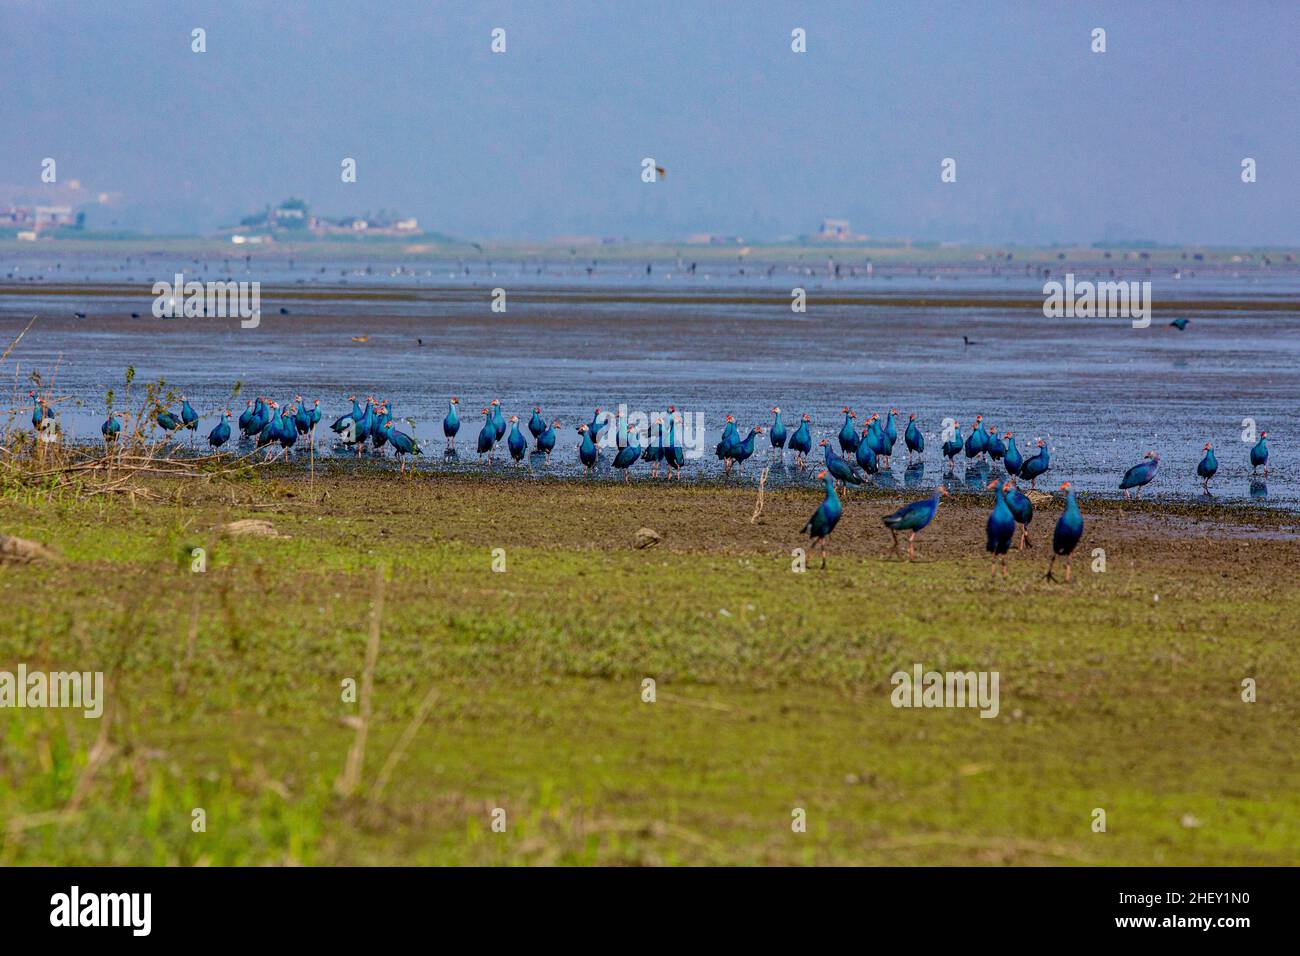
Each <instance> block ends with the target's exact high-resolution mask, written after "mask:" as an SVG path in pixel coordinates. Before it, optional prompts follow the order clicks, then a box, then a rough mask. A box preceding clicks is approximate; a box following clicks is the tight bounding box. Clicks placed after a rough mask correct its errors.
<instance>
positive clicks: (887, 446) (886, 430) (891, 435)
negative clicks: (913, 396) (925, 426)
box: [876, 408, 898, 468]
mask: <svg viewBox="0 0 1300 956" xmlns="http://www.w3.org/2000/svg"><path fill="white" fill-rule="evenodd" d="M897 414H898V409H897V408H891V409H890V410H889V414H888V415H886V416H885V425H884V427H883V428H882V429H881V430H880V434H881V435H882V436H883V437H884V442H883V443H882V447H883V448H884V452H883V454H882V453H881V452H880V451H879V450H877V452H876V453H877V454H878V455H882V456H883V457H884V459H885V463H884V466H885V467H886V468H888V467H890V465H892V464H893V458H894V443H895V442H897V441H898V425H896V424H895V423H894V416H895V415H897Z"/></svg>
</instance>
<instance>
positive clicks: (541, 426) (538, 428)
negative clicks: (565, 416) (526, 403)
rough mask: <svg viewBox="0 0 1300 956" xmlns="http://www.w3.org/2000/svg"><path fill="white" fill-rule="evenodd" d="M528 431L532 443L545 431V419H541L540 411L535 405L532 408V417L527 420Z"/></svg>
mask: <svg viewBox="0 0 1300 956" xmlns="http://www.w3.org/2000/svg"><path fill="white" fill-rule="evenodd" d="M528 431H529V432H530V433H532V436H533V441H537V439H538V437H540V436H541V434H542V432H544V431H546V419H544V418H542V410H541V408H540V407H538V406H536V405H534V406H533V417H532V418H530V419H528Z"/></svg>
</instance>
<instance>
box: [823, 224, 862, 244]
mask: <svg viewBox="0 0 1300 956" xmlns="http://www.w3.org/2000/svg"><path fill="white" fill-rule="evenodd" d="M816 238H817V239H818V240H819V241H821V242H862V241H863V240H865V239H867V238H868V237H867V236H863V235H859V234H857V233H855V232H854V231H853V230H852V229H850V228H849V221H848V220H847V219H823V220H822V227H821V230H820V231H819V232H818V233H817V235H816Z"/></svg>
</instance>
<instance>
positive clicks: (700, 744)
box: [0, 472, 1300, 865]
mask: <svg viewBox="0 0 1300 956" xmlns="http://www.w3.org/2000/svg"><path fill="white" fill-rule="evenodd" d="M152 488H153V489H154V491H155V492H156V493H157V494H158V495H159V496H160V497H159V498H157V499H150V500H137V501H136V502H134V503H132V502H131V501H130V500H128V499H127V498H125V497H122V496H119V497H116V498H113V499H112V500H109V499H107V498H102V497H101V498H91V499H89V500H80V501H78V500H74V499H72V498H67V499H63V500H58V499H56V500H54V501H49V500H46V499H44V498H37V497H34V496H33V497H23V496H22V495H21V494H19V493H10V494H8V495H7V496H5V497H4V498H3V500H0V515H2V516H3V517H2V519H0V532H3V533H7V534H14V535H20V536H22V537H25V538H31V539H35V540H38V541H40V542H42V543H44V544H46V545H48V546H49V547H51V548H53V549H55V551H57V552H58V554H59V555H60V556H61V557H62V559H63V560H62V561H60V562H36V563H32V564H27V565H9V566H0V670H3V669H9V670H11V671H12V670H15V669H16V667H17V665H18V664H19V663H20V662H21V663H26V665H27V666H28V668H29V670H35V669H46V670H63V669H76V670H103V671H105V673H106V678H107V680H108V681H109V684H110V686H109V690H108V695H107V696H108V705H107V709H106V711H105V714H104V717H103V718H101V719H99V720H93V719H86V718H83V717H82V716H81V713H80V711H70V710H59V709H43V710H36V709H25V710H15V709H6V710H0V864H3V865H12V864H40V863H58V864H181V865H189V864H295V863H300V864H344V863H349V864H498V863H516V864H683V863H695V864H703V863H724V864H1033V863H1047V864H1135V865H1143V864H1296V863H1298V862H1300V760H1298V759H1297V755H1296V748H1295V739H1296V737H1295V734H1296V728H1297V726H1300V704H1298V700H1300V697H1298V692H1300V642H1297V640H1296V633H1297V625H1300V591H1297V589H1296V588H1295V584H1294V582H1295V579H1296V572H1297V567H1298V566H1300V541H1297V540H1296V539H1295V537H1294V535H1293V532H1294V530H1295V529H1294V527H1292V524H1293V523H1294V520H1295V519H1294V516H1291V515H1279V514H1270V513H1266V512H1257V511H1249V510H1244V509H1211V508H1205V507H1200V506H1192V505H1178V506H1172V505H1155V504H1146V503H1143V504H1141V505H1129V506H1124V505H1121V504H1118V503H1113V502H1089V501H1084V502H1083V507H1084V510H1085V515H1086V516H1087V519H1088V522H1089V524H1088V531H1087V533H1086V535H1085V538H1084V544H1083V546H1082V547H1081V549H1080V559H1079V560H1076V562H1075V581H1074V583H1073V584H1072V585H1070V586H1068V587H1067V586H1065V585H1062V584H1051V583H1048V582H1044V581H1043V580H1042V572H1043V570H1044V567H1045V564H1046V557H1047V551H1048V548H1047V546H1046V545H1047V540H1046V539H1047V536H1048V535H1049V534H1050V529H1051V527H1052V525H1053V524H1054V522H1055V520H1056V516H1057V515H1058V514H1059V505H1057V504H1055V503H1050V504H1044V505H1043V506H1041V507H1040V509H1039V514H1038V516H1036V518H1035V522H1034V525H1033V528H1034V530H1035V532H1036V538H1037V545H1036V547H1035V548H1034V549H1033V550H1032V551H1031V552H1028V553H1026V554H1020V555H1017V556H1016V557H1015V558H1014V560H1013V567H1012V576H1011V579H1010V581H1009V582H1006V583H1003V582H1001V581H999V582H998V583H996V584H990V582H989V575H988V567H987V564H986V563H985V561H984V560H983V559H982V554H983V552H982V534H983V522H984V517H985V515H986V514H987V511H988V502H987V501H985V500H976V499H974V498H967V499H965V500H962V499H961V498H958V499H957V500H954V501H948V502H945V504H944V506H943V508H941V510H940V513H939V517H938V519H937V522H936V524H935V526H934V527H933V528H931V529H930V530H929V531H928V532H927V533H926V534H925V535H924V536H923V537H922V539H921V541H920V545H921V547H920V560H919V561H918V562H917V563H916V564H915V565H910V566H909V565H906V564H902V563H899V562H896V561H889V560H886V559H885V558H884V557H883V552H884V549H885V547H886V546H887V545H888V535H887V533H886V532H884V530H883V529H882V528H881V526H880V523H879V520H878V516H879V515H880V514H883V513H885V511H886V510H892V508H893V507H896V506H897V503H898V501H899V500H900V499H899V498H898V497H897V496H889V495H884V494H877V495H855V496H853V497H851V498H850V499H849V500H848V501H847V504H846V512H845V517H844V520H843V522H842V523H841V527H840V530H839V531H837V532H836V540H835V543H834V545H833V547H832V550H831V563H830V568H829V570H827V571H820V570H818V569H817V567H816V565H815V564H814V563H812V562H810V566H809V570H808V571H807V573H802V574H801V573H794V572H793V571H792V558H791V549H792V548H794V547H797V546H799V545H800V544H801V542H800V540H799V537H798V535H797V533H796V531H797V529H798V527H799V526H800V525H801V524H802V523H803V521H804V520H805V519H806V517H807V515H808V514H809V513H811V511H812V509H813V508H814V507H815V505H816V503H817V501H818V500H819V499H820V493H819V492H813V491H811V490H808V491H801V490H781V491H777V492H771V491H769V493H768V494H767V496H766V502H765V510H764V513H763V515H762V516H761V517H760V518H759V519H758V520H757V522H755V523H751V522H750V515H751V513H752V511H753V506H754V488H753V487H752V486H748V487H744V488H720V487H717V486H691V485H686V486H683V487H678V486H676V485H675V484H674V485H667V484H665V483H663V482H656V483H651V482H649V481H643V482H641V483H639V484H634V485H632V486H630V487H623V486H620V485H615V484H612V483H595V484H589V483H583V482H529V483H525V482H520V481H504V480H502V481H485V480H472V479H462V478H455V479H451V478H441V477H440V478H434V479H429V478H426V477H420V478H415V479H410V478H402V479H399V478H397V477H396V476H395V475H394V476H371V477H364V476H352V475H349V476H343V475H335V476H331V475H326V476H324V477H320V476H318V477H317V479H316V481H315V483H314V485H312V486H311V487H309V486H308V484H307V482H306V481H305V479H303V478H302V477H301V476H295V475H290V474H288V473H287V472H286V473H284V474H282V475H279V476H276V475H275V473H271V477H266V476H265V475H264V476H263V477H260V478H255V479H249V480H243V481H231V482H212V483H200V482H189V483H185V484H163V483H159V484H156V485H153V486H152ZM245 518H261V519H266V520H267V521H269V522H270V523H271V525H272V526H273V527H274V529H275V530H276V532H278V534H279V535H281V536H279V537H261V536H238V537H232V536H223V535H222V534H220V533H219V531H217V530H216V529H217V528H218V527H219V526H220V525H222V524H223V523H225V522H231V521H235V520H239V519H245ZM641 526H648V527H650V528H653V529H655V530H656V531H658V532H659V533H660V534H661V535H662V536H663V540H662V542H661V543H660V544H659V545H658V546H656V547H651V548H647V549H644V550H638V549H636V548H634V547H633V539H634V535H635V532H636V531H637V529H638V528H640V527H641ZM194 547H203V548H205V549H206V551H207V565H206V570H205V571H203V572H202V573H195V572H193V571H192V570H191V556H190V555H191V549H192V548H194ZM1094 548H1102V549H1104V550H1105V552H1106V570H1105V571H1104V572H1093V571H1091V570H1090V564H1091V563H1092V558H1091V556H1090V552H1091V550H1092V549H1094ZM494 549H503V551H502V552H497V553H496V555H495V558H496V560H497V561H498V566H499V563H500V560H501V559H502V556H504V562H505V570H504V571H503V572H497V571H494V570H493V561H494V553H493V552H494ZM381 566H382V567H385V568H387V577H386V580H385V582H384V583H383V585H382V586H381V585H380V584H379V583H378V580H377V574H378V573H379V572H377V568H380V567H381ZM375 623H377V624H378V634H379V641H378V645H377V656H376V657H375V659H374V667H373V690H372V692H371V693H370V694H369V700H370V704H371V713H370V715H369V718H368V719H366V718H365V717H364V714H363V706H362V702H361V701H356V702H352V701H345V700H343V699H342V698H343V696H344V693H343V689H342V685H343V682H344V681H345V680H347V679H352V680H355V681H356V684H357V685H358V688H359V692H358V693H359V696H361V697H362V698H366V697H367V695H366V692H365V684H366V678H365V674H366V660H367V646H368V643H369V642H370V640H371V634H372V626H373V625H374V624H375ZM918 663H919V664H922V665H923V666H924V668H925V669H926V670H931V669H934V670H941V671H947V670H977V671H979V670H988V671H993V670H996V671H998V672H999V674H1000V680H1001V683H1000V690H1001V698H1000V712H999V714H998V716H997V717H996V718H995V719H981V718H980V717H979V715H978V713H977V712H976V711H975V710H972V709H928V710H925V709H896V708H894V707H893V706H892V705H891V703H890V692H891V689H892V688H891V684H890V675H891V674H892V673H894V672H895V671H899V670H903V671H909V672H910V671H911V669H912V667H913V665H914V664H918ZM646 678H652V679H653V680H654V681H655V682H656V686H655V690H656V700H655V701H654V702H653V703H647V702H644V701H643V699H642V697H643V680H644V679H646ZM1245 678H1253V679H1254V680H1255V681H1256V682H1257V688H1258V690H1257V693H1258V699H1257V701H1256V702H1254V703H1246V702H1243V700H1242V697H1241V694H1242V686H1241V685H1242V681H1243V679H1245ZM359 728H362V729H361V730H359ZM362 733H364V751H361V750H360V749H359V747H358V744H359V736H360V735H361V734H362ZM350 751H351V752H352V753H353V755H354V760H356V761H357V762H356V764H355V771H356V776H355V786H353V787H352V788H351V790H352V792H351V795H350V796H348V797H343V796H340V795H339V793H338V782H339V780H340V778H341V777H343V776H345V775H346V774H345V767H346V766H347V764H348V760H349V752H350ZM498 808H499V809H500V810H503V811H504V821H505V826H504V832H495V831H494V829H493V819H494V811H496V810H497V809H498ZM796 808H801V809H802V810H803V811H805V813H806V820H807V828H806V832H802V833H800V832H794V831H793V830H792V826H791V823H792V813H793V811H794V810H795V809H796ZM1096 808H1101V809H1103V810H1104V811H1105V814H1106V832H1104V833H1100V832H1094V830H1093V820H1094V810H1095V809H1096ZM198 809H201V810H202V811H203V814H202V817H203V821H204V823H205V829H202V830H201V831H200V832H196V829H195V826H196V824H194V823H193V821H194V820H195V819H196V817H195V811H196V810H198ZM500 817H501V815H500V814H497V818H498V819H500Z"/></svg>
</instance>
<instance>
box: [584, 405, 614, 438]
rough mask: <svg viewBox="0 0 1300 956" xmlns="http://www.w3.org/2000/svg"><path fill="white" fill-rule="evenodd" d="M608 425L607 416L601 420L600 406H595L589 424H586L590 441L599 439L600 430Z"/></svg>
mask: <svg viewBox="0 0 1300 956" xmlns="http://www.w3.org/2000/svg"><path fill="white" fill-rule="evenodd" d="M608 426H609V416H608V415H606V416H605V420H604V421H603V422H602V421H601V420H600V408H599V407H597V408H596V411H595V412H594V413H593V414H592V416H591V424H590V425H588V426H587V431H589V432H591V440H592V442H597V441H600V433H601V431H603V430H604V429H605V428H607V427H608Z"/></svg>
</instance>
